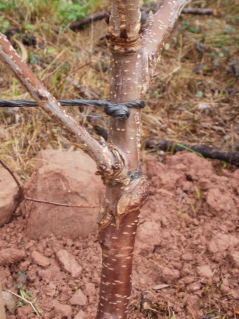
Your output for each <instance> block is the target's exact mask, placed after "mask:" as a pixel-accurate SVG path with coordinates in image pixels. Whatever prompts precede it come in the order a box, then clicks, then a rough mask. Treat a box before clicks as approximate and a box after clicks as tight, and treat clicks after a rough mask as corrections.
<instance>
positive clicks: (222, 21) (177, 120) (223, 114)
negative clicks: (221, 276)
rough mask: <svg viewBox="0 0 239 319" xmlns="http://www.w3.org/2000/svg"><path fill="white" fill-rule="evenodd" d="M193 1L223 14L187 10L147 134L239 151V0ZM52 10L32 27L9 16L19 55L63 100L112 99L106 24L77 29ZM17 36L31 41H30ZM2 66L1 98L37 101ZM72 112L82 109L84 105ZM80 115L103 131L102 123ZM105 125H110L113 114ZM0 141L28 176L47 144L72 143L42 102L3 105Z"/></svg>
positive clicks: (148, 112) (152, 96)
mask: <svg viewBox="0 0 239 319" xmlns="http://www.w3.org/2000/svg"><path fill="white" fill-rule="evenodd" d="M192 5H194V6H198V7H211V8H213V9H214V10H215V15H214V16H205V17H201V16H186V15H182V16H181V18H180V19H179V22H178V23H177V25H176V28H175V30H174V32H173V33H172V36H171V37H170V39H169V40H168V44H167V45H166V47H165V50H164V52H163V56H162V59H161V62H160V63H159V65H158V67H157V70H156V72H157V73H158V76H157V77H156V78H155V79H154V80H153V81H152V84H151V86H150V89H149V90H148V93H147V95H146V97H145V100H146V101H147V107H146V108H145V110H144V114H143V141H144V140H145V139H146V137H153V138H164V139H172V140H175V141H184V142H189V143H205V144H207V145H212V146H214V147H218V148H221V149H224V150H234V151H235V150H237V151H238V150H239V106H238V97H239V85H238V79H239V58H238V50H239V49H238V40H239V28H238V14H239V2H238V0H233V1H232V0H229V1H226V0H221V1H220V0H217V1H192ZM101 9H102V4H101ZM44 12H45V11H44V8H42V11H41V12H40V15H39V16H36V15H34V11H33V13H31V14H28V15H27V16H26V19H27V20H26V21H25V26H24V27H21V25H22V24H23V22H22V20H21V19H20V17H19V19H17V18H15V19H16V20H13V19H11V20H8V21H9V22H10V26H9V27H8V29H9V28H10V29H12V36H11V41H12V43H13V45H14V46H15V48H16V49H17V51H18V52H19V54H20V55H22V56H24V57H25V58H26V59H27V61H28V64H29V65H30V67H31V68H32V69H33V71H34V73H35V74H37V75H38V77H39V78H40V79H41V80H42V81H43V83H44V84H45V86H46V87H47V88H48V89H49V90H50V91H51V93H53V94H54V95H55V96H56V98H58V99H78V98H79V99H80V98H86V99H106V98H107V97H108V91H109V82H108V69H109V54H108V50H107V46H106V43H105V40H104V38H103V37H104V34H105V27H106V26H105V22H104V21H100V22H97V23H95V24H94V25H92V26H91V27H89V28H87V29H85V30H84V31H82V32H79V33H74V32H72V31H70V30H69V29H67V28H63V27H61V25H59V23H58V24H57V23H53V22H52V21H54V19H52V16H44ZM51 14H52V13H51ZM33 16H34V19H33V18H32V17H33ZM31 19H33V22H32V21H31ZM28 24H31V25H32V27H31V30H30V28H29V26H28V27H27V25H28ZM19 26H20V27H21V28H20V27H19ZM17 28H18V30H17ZM14 39H17V40H18V41H20V42H22V41H23V43H25V45H24V47H23V46H21V45H19V42H16V41H14ZM27 43H28V44H30V45H27ZM196 43H198V44H196ZM200 44H202V46H201V45H200ZM199 51H201V52H199ZM0 72H1V77H0V98H1V99H30V96H29V94H27V93H26V92H25V91H24V89H23V88H22V87H21V85H20V84H19V83H18V82H17V81H16V80H15V78H14V77H13V75H12V74H11V73H9V71H7V70H6V68H5V67H4V66H3V65H2V64H1V65H0ZM200 107H201V108H200ZM70 111H71V113H73V114H75V113H79V110H78V109H77V108H71V110H70ZM91 112H95V113H97V114H102V115H103V113H102V111H101V110H100V109H95V110H93V109H87V110H84V111H83V113H84V114H89V113H91ZM75 117H76V119H77V120H78V121H80V122H81V124H82V125H84V126H85V127H86V128H87V129H88V130H89V131H90V132H91V133H92V134H93V135H95V136H96V137H97V135H96V133H95V132H94V124H95V123H91V122H89V121H88V120H87V118H86V117H82V116H80V115H75ZM97 123H98V124H99V125H101V126H103V127H107V119H105V118H102V119H98V120H97ZM0 142H1V146H0V156H1V158H2V159H4V160H6V162H7V163H8V164H9V165H10V167H11V168H13V169H14V171H15V172H16V173H17V174H18V175H19V176H20V177H21V178H22V179H26V178H28V177H29V175H30V174H31V172H32V169H33V167H34V163H35V157H36V155H37V153H38V152H39V151H40V150H41V149H47V148H53V149H68V148H69V147H70V144H69V143H68V141H66V140H65V139H64V137H63V136H62V134H61V131H60V129H59V128H58V127H57V126H56V125H55V124H54V123H52V122H51V120H50V118H49V117H48V116H47V115H46V114H43V113H42V112H41V110H40V109H37V108H31V109H29V108H28V109H27V108H25V109H22V108H21V109H18V110H14V112H12V113H10V112H9V110H0Z"/></svg>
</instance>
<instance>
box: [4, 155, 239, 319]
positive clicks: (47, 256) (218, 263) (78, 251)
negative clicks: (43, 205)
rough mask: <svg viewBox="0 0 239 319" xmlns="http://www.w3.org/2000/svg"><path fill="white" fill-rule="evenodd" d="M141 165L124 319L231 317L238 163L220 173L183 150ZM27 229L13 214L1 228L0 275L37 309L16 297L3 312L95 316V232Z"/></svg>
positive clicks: (59, 318)
mask: <svg viewBox="0 0 239 319" xmlns="http://www.w3.org/2000/svg"><path fill="white" fill-rule="evenodd" d="M144 171H145V173H146V174H147V177H148V179H149V182H150V185H151V190H150V199H149V201H148V202H147V204H146V205H145V207H144V209H143V210H142V214H141V219H140V224H139V229H138V235H137V243H136V251H135V259H134V270H133V292H132V298H131V301H130V308H129V318H131V319H132V318H135V319H136V318H177V319H181V318H194V319H195V318H200V319H209V318H236V317H237V315H238V314H239V281H238V279H239V246H238V244H239V234H238V227H239V214H238V213H239V212H238V207H239V205H238V204H239V196H238V195H239V186H238V185H239V170H236V171H235V172H234V173H230V172H228V171H226V170H223V171H222V172H221V174H220V176H219V175H218V174H216V172H215V171H214V169H213V167H212V165H211V163H210V162H209V161H207V160H205V159H202V158H200V157H198V156H197V155H195V154H193V153H188V152H182V153H178V154H177V155H174V156H167V157H166V158H165V160H164V163H160V162H158V160H157V158H153V157H149V158H148V159H147V161H146V164H145V166H144ZM25 227H26V220H25V219H24V218H23V217H22V216H15V217H14V219H13V220H12V221H11V222H10V223H9V224H6V225H5V226H3V227H2V228H1V232H0V247H2V250H1V252H0V265H2V266H0V281H2V283H3V290H4V291H11V292H15V293H17V294H19V293H20V291H21V289H22V291H24V292H26V293H28V294H29V295H31V297H29V300H34V298H36V297H37V300H36V302H34V304H37V306H38V308H39V309H40V310H42V311H43V315H42V317H38V316H37V315H36V314H34V313H33V311H32V308H31V306H30V305H24V303H23V302H22V300H21V299H17V298H16V300H17V301H18V306H19V307H18V308H17V309H16V311H15V314H13V313H12V314H11V313H10V312H9V311H7V318H9V319H23V318H24V319H25V318H27V319H28V318H44V319H53V318H54V319H63V318H75V319H80V318H89V319H90V318H94V316H95V314H96V307H97V298H98V293H99V282H100V255H101V253H100V246H99V244H98V242H97V234H94V235H91V236H90V237H89V238H87V239H84V240H82V239H80V238H79V239H77V240H74V241H73V240H71V239H66V238H56V237H54V236H51V237H48V238H45V239H42V240H37V241H35V240H31V241H29V240H27V238H26V236H25ZM11 256H13V257H14V258H11ZM29 291H30V292H29ZM19 301H20V302H19ZM12 312H13V311H12Z"/></svg>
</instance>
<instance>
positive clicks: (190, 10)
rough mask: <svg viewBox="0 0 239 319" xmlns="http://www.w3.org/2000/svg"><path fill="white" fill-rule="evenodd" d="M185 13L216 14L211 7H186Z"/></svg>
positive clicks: (183, 11)
mask: <svg viewBox="0 0 239 319" xmlns="http://www.w3.org/2000/svg"><path fill="white" fill-rule="evenodd" d="M182 13H184V14H193V15H201V16H202V15H211V14H215V13H216V12H215V10H213V9H210V8H185V9H183V10H182Z"/></svg>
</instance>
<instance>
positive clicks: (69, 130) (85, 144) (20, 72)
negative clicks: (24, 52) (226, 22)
mask: <svg viewBox="0 0 239 319" xmlns="http://www.w3.org/2000/svg"><path fill="white" fill-rule="evenodd" d="M0 60H2V61H3V63H5V65H6V66H7V67H8V68H9V69H10V70H11V71H12V72H13V73H14V74H15V76H16V78H17V79H18V80H19V81H20V82H21V83H22V85H23V86H24V87H25V88H26V90H27V91H28V92H29V93H30V94H31V96H32V98H33V99H34V100H35V101H36V102H37V104H38V105H39V106H40V107H41V108H42V109H43V110H44V111H45V112H46V113H48V115H49V116H50V117H51V118H52V119H53V120H54V121H55V122H57V123H58V124H59V125H60V127H61V128H62V129H63V130H64V131H65V132H66V134H67V137H68V139H69V140H70V141H71V142H73V143H75V144H77V145H78V147H80V148H81V149H82V150H84V151H85V152H86V153H87V154H88V155H89V156H90V157H91V158H92V159H93V160H94V161H95V162H96V164H97V165H98V167H99V166H100V165H103V167H104V172H105V173H106V174H108V175H109V174H112V173H114V171H113V169H112V165H114V163H115V160H116V159H115V157H116V158H117V161H118V162H120V164H122V161H121V160H120V159H121V157H120V156H119V155H118V154H117V152H116V151H115V150H114V152H113V153H112V151H111V150H109V149H108V147H107V146H105V145H104V146H102V145H100V144H99V143H98V142H97V141H96V140H95V139H94V138H92V137H91V136H90V134H89V133H88V132H87V131H86V130H85V129H84V128H83V127H81V126H80V125H79V123H78V122H77V121H76V120H74V119H73V118H72V117H71V116H70V115H69V114H68V113H67V112H66V110H65V109H64V108H63V107H62V106H61V105H60V103H59V102H58V101H57V100H56V99H55V98H54V97H53V96H52V95H51V94H50V93H49V92H48V91H47V89H46V88H45V87H44V85H43V84H42V83H41V82H40V81H39V80H38V79H37V78H36V77H35V75H34V74H33V72H32V71H31V69H30V68H29V67H28V66H27V65H26V64H25V63H24V62H23V61H22V60H21V58H20V57H19V55H18V54H17V52H16V51H15V50H14V48H13V47H12V46H11V44H10V43H9V41H8V40H7V38H6V36H4V35H3V34H1V33H0Z"/></svg>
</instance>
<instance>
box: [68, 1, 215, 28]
mask: <svg viewBox="0 0 239 319" xmlns="http://www.w3.org/2000/svg"><path fill="white" fill-rule="evenodd" d="M156 4H157V3H156V2H153V3H151V5H150V6H149V7H141V8H140V11H141V12H142V15H144V17H143V18H142V16H141V23H144V22H146V21H145V18H146V19H147V15H146V11H147V12H148V11H149V10H152V9H154V8H155V5H156ZM214 11H215V10H213V9H210V8H186V9H183V10H182V13H184V14H192V15H212V14H215V12H214ZM107 14H109V13H108V12H106V11H100V12H96V13H94V14H91V15H89V16H88V17H85V18H83V19H80V20H77V21H75V22H72V23H71V24H70V25H69V28H70V29H71V30H73V31H77V30H81V29H83V28H84V26H86V25H87V24H88V25H89V24H91V23H93V22H94V21H98V20H103V19H105V18H106V15H107Z"/></svg>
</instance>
